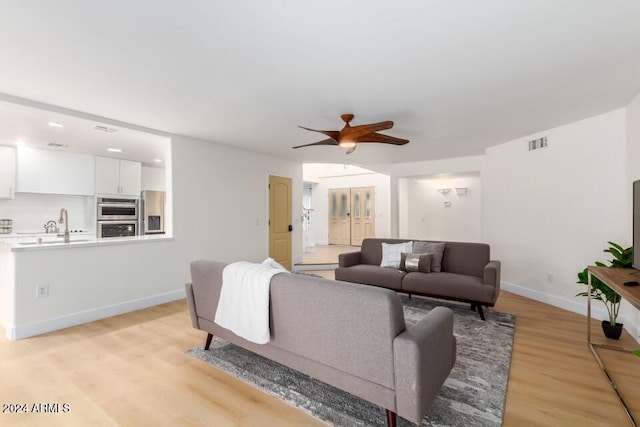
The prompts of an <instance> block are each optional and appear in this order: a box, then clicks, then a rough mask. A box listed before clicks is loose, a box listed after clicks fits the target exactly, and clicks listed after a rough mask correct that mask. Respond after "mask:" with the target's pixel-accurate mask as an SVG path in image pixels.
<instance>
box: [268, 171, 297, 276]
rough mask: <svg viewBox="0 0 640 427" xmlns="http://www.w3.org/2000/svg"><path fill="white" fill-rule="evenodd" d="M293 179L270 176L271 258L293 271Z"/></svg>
mask: <svg viewBox="0 0 640 427" xmlns="http://www.w3.org/2000/svg"><path fill="white" fill-rule="evenodd" d="M291 187H292V182H291V178H283V177H279V176H271V175H270V176H269V256H270V257H271V258H273V259H274V260H276V261H277V262H279V263H280V264H282V265H283V266H284V267H285V268H286V269H288V270H291V231H292V230H293V228H292V223H291Z"/></svg>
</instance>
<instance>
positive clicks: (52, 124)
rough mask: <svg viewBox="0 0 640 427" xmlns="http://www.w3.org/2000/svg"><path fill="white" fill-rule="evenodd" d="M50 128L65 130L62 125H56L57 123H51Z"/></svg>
mask: <svg viewBox="0 0 640 427" xmlns="http://www.w3.org/2000/svg"><path fill="white" fill-rule="evenodd" d="M49 126H51V127H52V128H63V127H64V126H63V125H61V124H60V123H56V122H49Z"/></svg>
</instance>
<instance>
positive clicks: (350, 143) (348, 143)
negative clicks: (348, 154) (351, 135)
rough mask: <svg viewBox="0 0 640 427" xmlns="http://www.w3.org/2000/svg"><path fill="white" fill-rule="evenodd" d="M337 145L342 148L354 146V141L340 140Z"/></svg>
mask: <svg viewBox="0 0 640 427" xmlns="http://www.w3.org/2000/svg"><path fill="white" fill-rule="evenodd" d="M338 145H339V146H340V147H342V148H353V147H355V146H356V143H355V142H353V141H341V142H340V143H338Z"/></svg>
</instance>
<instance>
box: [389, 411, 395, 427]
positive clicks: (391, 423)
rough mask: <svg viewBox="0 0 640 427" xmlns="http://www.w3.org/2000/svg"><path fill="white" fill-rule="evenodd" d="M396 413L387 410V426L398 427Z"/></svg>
mask: <svg viewBox="0 0 640 427" xmlns="http://www.w3.org/2000/svg"><path fill="white" fill-rule="evenodd" d="M396 420H397V419H396V413H395V412H393V411H390V410H388V409H387V426H388V427H396Z"/></svg>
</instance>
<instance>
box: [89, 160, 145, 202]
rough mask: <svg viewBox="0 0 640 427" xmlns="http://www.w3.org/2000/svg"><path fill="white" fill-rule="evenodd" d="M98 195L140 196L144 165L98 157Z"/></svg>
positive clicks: (96, 185)
mask: <svg viewBox="0 0 640 427" xmlns="http://www.w3.org/2000/svg"><path fill="white" fill-rule="evenodd" d="M95 165H96V176H95V190H96V194H111V195H119V196H135V197H139V196H140V191H141V180H142V176H141V170H142V164H141V163H140V162H134V161H131V160H118V159H111V158H109V157H96V163H95Z"/></svg>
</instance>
